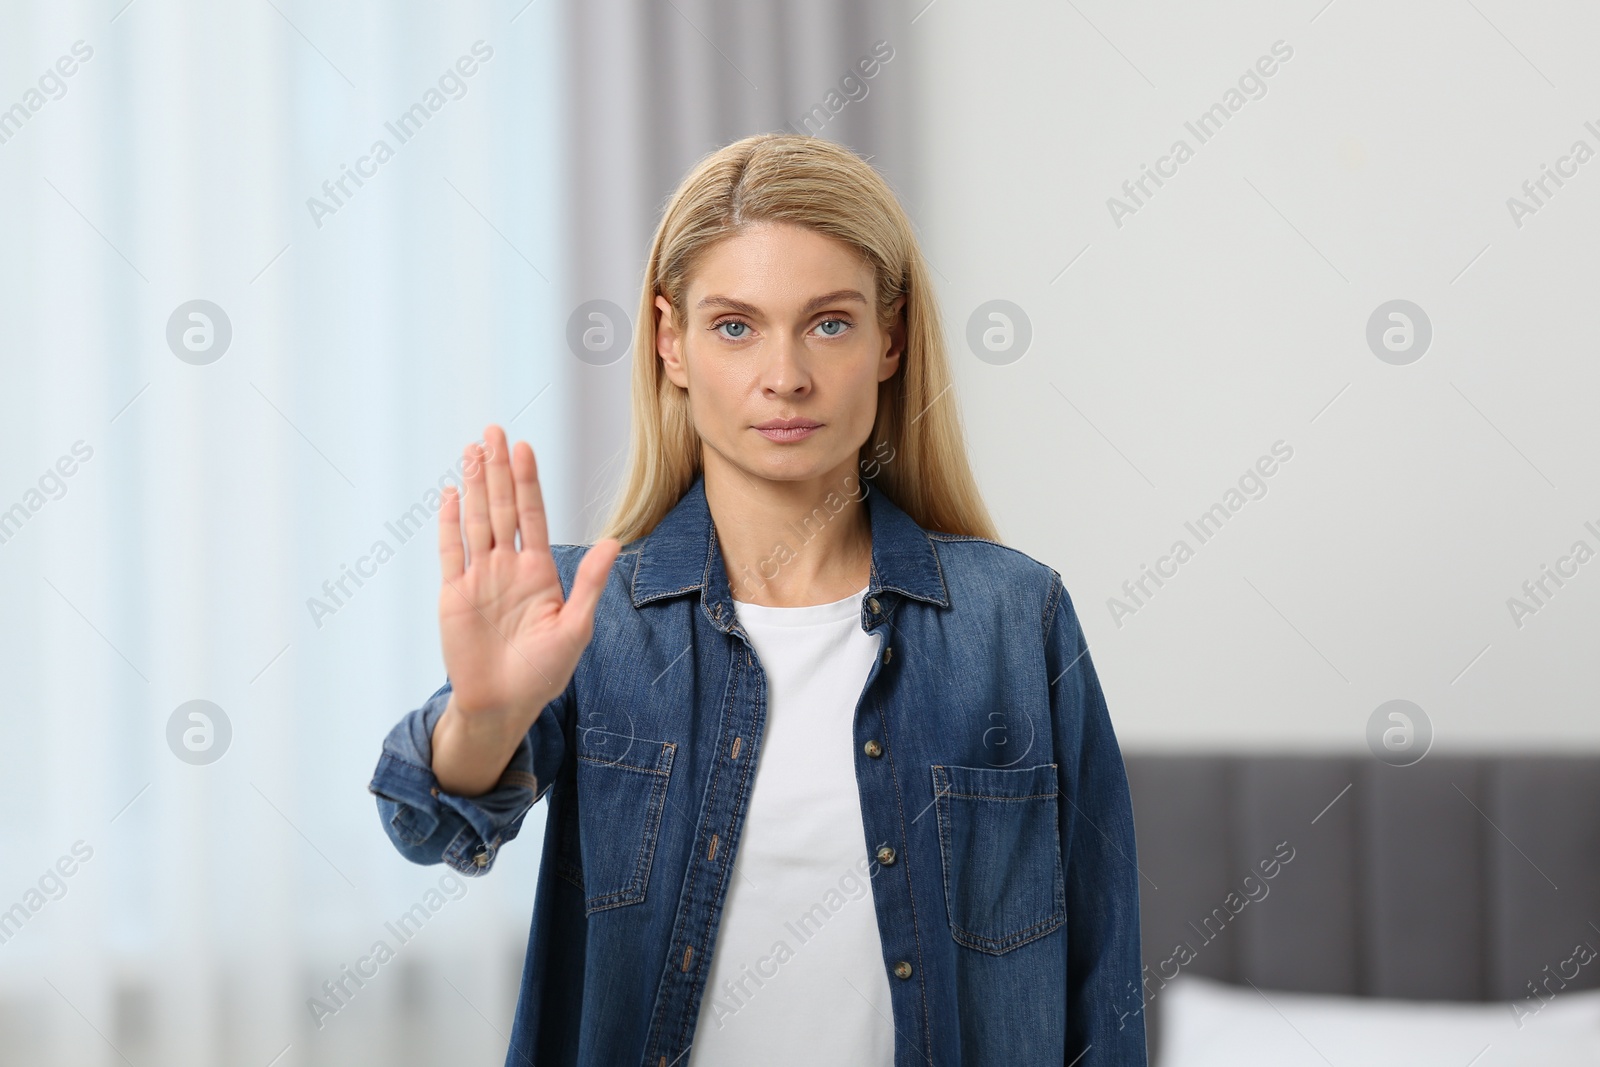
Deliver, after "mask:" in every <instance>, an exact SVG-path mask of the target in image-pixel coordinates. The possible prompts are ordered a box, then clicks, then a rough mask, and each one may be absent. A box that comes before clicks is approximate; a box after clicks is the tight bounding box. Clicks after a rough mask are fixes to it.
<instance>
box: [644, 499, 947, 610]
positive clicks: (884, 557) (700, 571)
mask: <svg viewBox="0 0 1600 1067" xmlns="http://www.w3.org/2000/svg"><path fill="white" fill-rule="evenodd" d="M859 484H860V486H861V487H862V489H863V490H865V491H866V503H867V515H868V519H869V521H870V522H871V524H872V569H871V574H870V576H869V578H868V582H867V596H868V597H869V598H881V595H883V594H893V593H901V594H904V595H905V596H909V597H913V598H915V599H917V600H922V601H925V602H927V603H929V604H935V605H938V606H939V607H949V606H950V599H949V597H948V595H947V592H946V589H945V583H944V573H943V572H942V571H941V570H940V568H939V557H938V555H937V553H935V551H934V548H933V542H932V540H931V539H930V538H929V537H928V533H927V531H926V530H924V529H923V528H922V527H921V526H919V525H917V522H916V520H914V519H912V518H911V516H909V515H907V514H906V513H905V512H904V511H902V510H900V508H899V507H898V506H897V505H896V504H895V503H894V501H892V500H890V499H889V495H888V494H887V493H885V492H884V491H883V490H882V489H879V488H877V487H876V486H874V485H873V484H872V482H870V481H868V480H867V479H865V478H863V479H861V480H860V482H859ZM715 529H716V527H715V524H714V523H713V522H712V519H711V508H710V506H709V505H708V504H707V502H706V490H705V474H704V472H702V473H700V474H697V475H696V476H695V480H694V483H693V484H692V485H690V486H689V489H688V491H687V492H685V493H684V494H683V497H682V498H681V499H680V500H679V501H678V503H676V504H674V505H673V507H672V510H671V511H669V512H667V514H666V515H665V516H663V517H662V519H661V521H660V522H659V523H657V524H656V527H655V529H653V530H652V531H650V533H649V534H648V535H646V536H645V537H644V538H643V539H641V541H640V543H639V549H638V556H637V562H636V563H635V564H634V570H633V582H632V587H631V588H632V595H633V605H634V607H640V606H642V605H644V604H648V603H650V602H651V601H654V600H660V599H662V598H665V597H673V596H681V595H683V594H685V593H691V592H695V591H699V592H700V594H701V602H702V607H703V609H704V610H705V611H706V613H707V615H708V616H709V617H710V618H711V619H712V620H713V624H714V625H718V626H720V627H722V628H724V629H725V628H728V627H730V626H732V624H733V619H734V611H733V598H732V594H731V592H730V590H729V584H728V573H727V567H726V565H725V564H724V562H723V558H722V549H721V546H720V545H719V544H718V543H717V538H716V536H715ZM794 534H795V536H794V537H793V538H790V539H786V541H785V543H786V545H787V548H788V550H790V551H798V550H799V549H800V546H801V543H802V540H803V539H802V536H801V531H799V530H795V531H794ZM891 599H892V598H891Z"/></svg>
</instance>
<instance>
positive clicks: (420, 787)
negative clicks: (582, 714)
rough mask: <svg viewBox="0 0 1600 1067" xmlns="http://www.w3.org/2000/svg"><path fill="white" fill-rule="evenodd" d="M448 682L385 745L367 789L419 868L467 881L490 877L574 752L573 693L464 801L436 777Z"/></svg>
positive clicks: (548, 709) (551, 707)
mask: <svg viewBox="0 0 1600 1067" xmlns="http://www.w3.org/2000/svg"><path fill="white" fill-rule="evenodd" d="M450 691H451V687H450V681H449V679H448V678H447V679H446V680H445V683H444V685H443V686H441V687H440V688H439V690H438V691H437V692H435V693H434V694H433V695H432V696H430V697H429V698H428V699H427V701H426V702H424V703H423V705H422V706H421V707H420V708H417V709H416V710H414V711H411V712H408V713H407V714H406V715H405V717H404V718H402V719H401V720H400V721H399V722H398V723H396V724H395V726H394V729H392V730H390V731H389V735H388V736H387V737H386V738H384V742H383V752H382V753H381V754H380V755H379V757H378V766H377V769H376V771H374V772H373V776H372V781H371V782H370V783H369V784H368V786H367V789H368V790H369V791H370V792H371V793H373V794H374V795H375V796H376V797H377V801H378V815H379V817H380V818H381V819H382V821H383V828H384V831H385V832H386V833H387V834H388V835H389V839H390V840H391V841H393V842H394V846H395V848H396V849H398V850H399V851H400V854H401V855H402V856H404V857H405V858H406V859H408V860H411V861H412V862H413V863H424V864H431V863H441V862H442V863H445V864H447V865H448V866H450V867H451V868H453V869H455V870H457V871H460V872H461V873H462V874H465V875H469V876H474V877H475V876H477V875H482V874H487V873H488V872H489V870H490V869H491V868H492V867H493V866H494V861H495V857H496V855H497V854H498V853H499V851H500V848H501V846H503V845H505V844H506V843H507V842H508V841H511V840H512V839H513V838H515V837H516V836H517V834H518V832H519V831H520V830H521V829H522V820H523V819H524V818H525V817H526V816H527V814H528V810H529V809H530V808H532V807H533V805H534V804H536V803H538V801H539V799H540V798H541V797H543V796H544V795H545V793H546V792H548V791H549V789H550V786H551V785H552V784H553V783H554V782H555V780H556V776H557V775H558V774H559V773H560V770H561V764H562V761H563V760H564V759H565V758H566V751H567V742H566V737H567V731H566V725H567V717H568V711H569V709H570V707H571V699H572V686H571V685H570V684H569V685H568V687H567V689H566V691H564V692H563V693H562V694H561V695H560V696H558V697H556V699H555V700H552V701H551V702H550V703H549V704H547V705H545V707H544V709H543V710H542V711H540V713H539V717H538V718H537V719H536V720H534V723H533V726H532V727H531V728H530V729H529V730H528V732H527V734H525V735H524V736H523V738H522V740H521V741H520V742H519V743H518V744H517V750H516V753H515V754H514V755H513V756H512V757H511V762H510V763H509V764H507V766H506V769H505V773H503V774H502V775H501V776H500V780H499V781H498V782H496V783H495V786H494V788H493V789H491V790H490V791H489V792H487V793H484V794H482V795H481V796H475V797H463V796H457V795H455V794H453V793H448V792H445V791H444V790H443V789H441V788H440V787H439V780H438V779H437V778H435V777H434V775H433V727H434V724H435V723H437V722H438V721H439V716H440V715H442V714H444V709H445V706H446V705H447V704H449V702H450Z"/></svg>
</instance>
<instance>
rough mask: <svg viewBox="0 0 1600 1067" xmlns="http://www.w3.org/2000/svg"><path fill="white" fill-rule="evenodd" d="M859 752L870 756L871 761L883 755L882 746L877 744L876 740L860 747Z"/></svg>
mask: <svg viewBox="0 0 1600 1067" xmlns="http://www.w3.org/2000/svg"><path fill="white" fill-rule="evenodd" d="M861 750H862V751H863V752H865V753H866V754H867V755H869V756H871V757H872V758H873V759H877V758H878V757H879V756H881V755H883V746H882V745H880V744H878V741H877V739H876V738H874V739H873V740H871V741H868V742H867V743H866V744H864V745H862V746H861Z"/></svg>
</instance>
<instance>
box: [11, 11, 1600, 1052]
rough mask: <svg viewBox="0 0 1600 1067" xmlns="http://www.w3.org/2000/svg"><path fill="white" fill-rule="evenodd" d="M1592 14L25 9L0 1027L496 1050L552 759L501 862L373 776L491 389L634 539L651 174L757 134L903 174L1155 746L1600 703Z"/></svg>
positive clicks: (568, 535)
mask: <svg viewBox="0 0 1600 1067" xmlns="http://www.w3.org/2000/svg"><path fill="white" fill-rule="evenodd" d="M1597 40H1600V15H1597V13H1596V11H1595V9H1594V8H1593V7H1592V6H1591V5H1583V4H1578V3H1571V2H1565V3H1540V4H1534V5H1519V4H1511V3H1508V2H1506V0H1460V2H1450V3H1442V2H1441V3H1432V2H1430V3H1421V4H1414V5H1404V6H1401V7H1396V6H1393V5H1388V6H1381V5H1372V4H1363V3H1358V2H1355V0H1332V2H1328V0H1308V2H1306V3H1298V4H1292V5H1284V4H1267V3H1262V2H1255V3H1228V4H1224V5H1205V6H1202V7H1198V8H1196V7H1194V6H1192V5H1180V4H1157V5H1144V6H1140V7H1133V8H1130V7H1127V6H1125V5H1117V4H1111V3H1106V2H1103V0H1074V2H1068V3H1045V2H1041V0H1015V2H1006V3H999V4H978V3H975V2H972V0H932V2H931V3H929V2H927V0H910V2H909V3H900V2H891V0H869V2H861V0H811V2H804V3H802V2H797V0H789V2H782V0H761V2H758V3H748V2H746V3H733V2H731V0H721V2H718V0H661V2H649V3H642V2H633V0H588V2H585V3H578V2H573V0H531V2H530V0H494V2H465V3H457V4H451V5H448V6H446V5H438V4H423V3H414V2H413V3H402V4H399V5H394V4H379V3H375V2H370V0H368V2H351V3H345V4H340V5H319V4H312V3H308V2H305V0H238V2H236V3H230V4H224V5H213V4H203V3H199V2H196V0H105V2H96V3H79V2H66V3H44V2H38V0H35V2H28V0H10V2H8V3H6V4H5V5H4V6H3V7H0V202H3V203H4V205H5V208H4V211H3V213H0V366H3V377H0V601H3V603H4V605H5V610H4V611H3V612H0V648H3V653H0V654H3V657H4V660H3V662H4V667H5V674H6V677H7V679H8V682H9V685H10V692H11V694H12V695H11V697H10V698H9V699H8V701H7V702H6V708H5V710H4V712H0V715H3V717H4V724H5V730H4V736H5V743H4V744H3V745H0V807H3V810H4V812H5V815H4V817H3V819H0V939H3V940H0V1061H3V1062H4V1063H8V1064H9V1063H17V1064H29V1065H47V1064H52V1065H53V1064H74V1065H76V1064H95V1065H98V1064H113V1063H129V1064H135V1065H138V1067H144V1065H146V1064H164V1065H172V1067H178V1065H191V1064H192V1065H202V1064H203V1065H207V1067H217V1065H224V1064H226V1065H233V1064H240V1065H256V1067H271V1065H277V1067H294V1065H310V1064H347V1063H387V1064H425V1063H426V1064H431V1063H439V1062H444V1061H445V1058H446V1057H448V1058H449V1062H452V1063H459V1064H467V1063H474V1064H498V1063H499V1062H501V1059H502V1058H503V1056H504V1049H505V1038H506V1035H507V1034H508V1033H509V1028H510V1022H511V1017H512V1010H513V1007H514V1002H515V993H516V985H517V979H518V975H519V972H520V967H521V963H522V958H523V952H524V949H525V941H526V935H527V927H528V918H529V914H530V912H531V908H532V903H533V888H534V880H535V877H536V874H537V867H538V843H539V841H540V840H541V836H542V828H543V819H544V806H543V805H541V806H540V807H539V808H537V809H536V810H535V811H534V812H532V813H531V814H530V816H529V819H528V822H527V824H526V826H525V827H524V830H523V833H522V841H521V842H520V843H519V846H518V847H515V848H512V849H510V850H508V851H507V852H506V853H505V855H504V856H503V858H502V859H501V860H500V861H499V865H498V867H497V870H496V873H495V875H494V876H493V877H490V878H485V879H479V880H472V881H470V882H467V881H459V882H458V881H454V880H453V879H451V878H449V877H445V876H446V874H447V872H446V870H445V869H444V868H442V867H435V868H422V867H417V866H413V865H411V864H408V863H407V862H406V861H404V860H403V859H401V858H400V857H399V856H398V854H397V853H396V852H395V851H394V849H393V848H392V846H391V845H390V844H389V841H388V840H387V838H386V837H385V836H384V834H383V832H382V829H381V827H380V825H379V823H378V820H377V817H376V812H375V807H374V804H373V800H372V797H371V796H370V794H368V793H367V791H366V783H367V782H368V780H369V779H370V776H371V773H372V769H373V765H374V764H375V762H376V759H377V754H378V750H379V745H380V742H381V740H382V737H383V735H384V734H385V733H386V732H387V730H388V729H389V727H390V726H391V725H392V724H393V723H394V721H395V720H396V719H398V718H399V717H400V715H401V714H403V713H404V712H405V711H407V710H409V709H411V708H413V707H416V706H418V705H419V704H420V703H421V701H422V700H423V699H424V698H425V697H426V696H427V695H428V694H429V693H431V692H432V691H433V690H434V689H435V688H437V687H438V685H439V684H441V682H442V680H443V676H444V674H443V666H442V662H441V659H440V654H439V646H438V636H437V622H436V614H435V613H436V596H437V585H438V570H437V566H438V564H437V556H436V552H435V548H434V542H433V540H432V533H431V531H432V525H431V521H432V511H431V510H430V509H429V507H428V500H429V492H430V490H433V489H436V488H438V487H440V486H441V485H443V484H446V483H447V482H448V480H449V479H450V478H451V477H452V476H453V468H454V467H455V465H456V464H457V462H458V459H459V456H460V452H461V448H462V446H463V445H464V444H465V443H466V442H468V441H470V440H473V439H475V438H476V437H478V436H479V434H480V433H481V431H482V428H483V426H484V425H485V424H486V423H488V422H490V421H494V422H499V423H501V424H502V425H505V426H506V427H507V428H508V431H509V432H510V433H511V435H512V436H513V437H514V438H522V439H526V440H528V441H530V442H531V443H532V444H533V446H534V448H535V450H536V452H537V453H538V455H539V457H540V465H541V474H542V477H543V481H544V486H545V491H546V497H547V501H548V503H549V507H550V511H551V518H552V529H551V533H552V537H553V539H557V540H562V541H586V540H588V539H589V538H590V537H591V536H592V535H593V531H594V530H595V529H596V528H597V527H598V523H599V520H600V518H601V516H602V514H603V512H604V511H605V509H606V507H607V506H608V504H609V502H610V499H611V494H612V492H613V490H614V489H615V487H616V484H617V480H618V477H619V473H620V463H621V460H622V456H623V449H624V448H625V445H626V442H627V421H626V420H627V413H628V390H629V385H628V366H627V360H626V358H625V356H626V353H627V346H628V340H629V338H630V337H631V334H632V331H633V330H634V329H636V328H637V326H638V324H637V323H634V322H632V321H630V316H631V314H632V309H634V308H635V307H636V306H637V302H638V297H639V293H638V289H637V286H638V284H639V278H640V276H641V270H642V264H643V260H644V256H645V254H646V252H647V246H648V241H649V238H650V235H651V233H652V231H653V228H654V225H655V221H656V218H657V214H658V212H659V210H660V207H661V205H662V203H663V201H664V199H665V198H666V197H667V196H668V195H669V194H670V193H671V191H672V189H673V188H674V187H675V185H676V183H677V182H678V180H679V179H680V178H681V176H682V175H683V174H684V172H685V171H686V170H687V169H688V168H689V167H690V166H691V165H692V164H693V163H694V162H695V161H696V160H697V159H698V158H700V157H701V156H702V155H704V154H705V153H707V152H709V151H711V150H713V149H715V148H717V147H719V146H721V145H723V144H726V143H727V142H729V141H732V140H735V139H737V138H739V137H742V136H745V135H747V134H751V133H756V132H762V131H768V130H778V129H783V128H788V129H791V130H795V131H797V132H805V133H810V134H812V135H815V136H820V137H826V138H829V139H832V140H836V141H838V142H840V143H843V144H846V145H848V146H850V147H851V148H853V149H855V150H856V151H858V152H859V153H861V154H862V155H864V156H868V157H869V158H870V159H871V161H872V163H873V164H874V165H875V166H877V167H878V168H879V169H880V170H881V171H882V172H883V173H884V175H885V176H886V177H887V178H888V179H889V181H890V182H891V183H892V184H893V186H894V187H895V189H896V190H897V191H898V192H899V194H900V195H901V197H902V198H903V200H904V202H905V204H906V205H907V207H908V209H909V211H910V213H911V215H912V217H913V219H914V220H915V222H916V224H917V225H918V227H919V228H920V231H921V234H922V237H923V240H924V242H925V244H924V250H925V252H926V254H927V256H928V258H929V260H930V262H931V263H932V264H933V266H934V269H935V271H936V275H937V280H938V285H939V292H938V294H937V295H938V299H939V301H940V304H941V310H942V313H943V316H944V319H945V322H946V324H947V329H948V333H949V337H950V340H951V345H952V349H951V351H952V354H953V357H954V359H955V372H956V377H957V381H958V386H957V394H958V396H957V398H956V402H957V403H958V404H959V406H960V409H961V413H962V418H963V421H964V424H965V427H966V431H967V434H968V440H969V446H970V450H971V454H972V456H973V458H974V462H975V465H976V469H977V473H978V476H979V480H980V484H981V486H982V488H983V490H984V492H985V494H986V498H987V500H988V503H989V505H990V507H991V508H992V510H993V511H994V513H995V516H996V519H997V521H998V522H999V525H1000V528H1001V532H1002V535H1003V537H1004V538H1005V540H1006V541H1007V542H1008V543H1009V544H1012V545H1014V546H1015V547H1017V548H1020V549H1022V550H1023V551H1025V552H1028V553H1029V554H1031V555H1033V556H1034V557H1036V558H1037V559H1040V560H1042V561H1044V562H1046V563H1048V564H1050V565H1051V566H1053V567H1055V568H1056V569H1057V570H1059V571H1060V572H1061V574H1062V576H1063V578H1064V580H1065V583H1066V586H1067V588H1068V590H1069V591H1070V593H1071V594H1072V597H1073V600H1074V603H1075V605H1076V607H1077V610H1078V613H1079V615H1080V618H1081V619H1082V621H1083V625H1084V628H1085V630H1086V632H1087V635H1088V637H1089V641H1090V645H1091V648H1092V651H1093V657H1094V663H1095V666H1096V668H1097V670H1098V672H1099V675H1100V678H1101V682H1102V684H1103V686H1104V688H1105V691H1106V695H1107V700H1108V702H1109V705H1110V708H1111V711H1112V715H1113V719H1114V722H1115V725H1116V729H1117V731H1118V735H1119V738H1120V739H1121V741H1122V744H1123V746H1124V749H1125V751H1127V752H1128V753H1130V754H1133V755H1136V756H1137V755H1143V754H1148V755H1151V756H1159V755H1172V754H1185V753H1244V754H1248V753H1267V752H1271V753H1300V754H1310V755H1340V756H1347V757H1352V758H1359V759H1364V760H1372V759H1373V758H1374V757H1375V756H1376V757H1379V758H1381V757H1382V755H1383V752H1384V751H1385V746H1386V745H1387V746H1388V748H1389V749H1393V748H1395V747H1396V746H1399V747H1405V746H1411V747H1412V748H1414V750H1415V751H1416V752H1418V753H1420V754H1424V755H1425V754H1427V753H1428V752H1429V751H1432V752H1434V753H1437V754H1442V755H1448V754H1451V753H1454V754H1458V755H1463V756H1468V755H1472V754H1485V753H1507V752H1528V753H1550V752H1563V753H1574V752H1578V753H1591V754H1592V753H1595V752H1596V751H1597V750H1600V715H1597V714H1596V706H1595V692H1596V681H1597V677H1596V675H1597V672H1600V657H1597V656H1596V654H1595V649H1596V638H1597V637H1600V558H1596V556H1597V552H1600V476H1597V467H1596V464H1595V460H1594V457H1595V455H1596V452H1597V449H1600V420H1596V419H1595V418H1594V410H1595V401H1596V398H1597V396H1600V361H1597V360H1596V359H1595V358H1594V357H1595V354H1596V345H1597V333H1600V329H1597V326H1596V321H1595V317H1594V314H1593V308H1594V299H1595V298H1594V294H1595V291H1596V283H1597V282H1600V259H1597V256H1600V249H1597V243H1596V240H1595V238H1596V234H1597V233H1600V229H1597V223H1600V161H1597V160H1596V158H1595V157H1596V154H1597V151H1600V74H1597V73H1596V68H1595V65H1594V63H1593V59H1592V57H1593V52H1594V47H1595V45H1596V43H1597ZM869 70H870V72H871V73H870V74H869V73H867V72H868V71H869ZM1180 145H1181V147H1180ZM1580 145H1581V146H1582V147H1580ZM586 331H588V343H587V344H586V343H584V341H583V337H584V335H585V332H586ZM1269 470H1270V474H1269V473H1267V472H1268V471H1269ZM419 505H420V508H421V510H419ZM407 516H410V518H409V520H408V518H407ZM418 516H422V518H421V520H420V525H421V528H422V536H421V537H420V538H416V541H420V544H418V543H415V541H413V540H412V539H411V535H412V534H413V533H414V532H415V530H416V529H417V526H418V523H419V519H418ZM1180 543H1182V544H1184V546H1185V548H1184V550H1181V551H1180V550H1179V549H1178V547H1177V546H1178V545H1179V544H1180ZM380 545H381V546H382V547H381V548H380V547H379V546H380ZM1580 545H1581V546H1582V547H1580ZM352 574H355V575H356V577H351V575H352ZM1152 575H1154V576H1155V577H1152ZM1396 700H1402V701H1405V702H1407V703H1406V704H1404V705H1392V704H1390V702H1391V701H1396ZM1397 707H1398V708H1401V709H1402V712H1403V714H1402V717H1401V718H1400V719H1395V718H1393V717H1392V716H1393V714H1395V713H1396V712H1395V708H1397ZM1380 708H1383V709H1385V710H1383V711H1382V712H1381V713H1380V710H1379V709H1380ZM1374 724H1376V726H1375V725H1374ZM1391 730H1398V731H1399V733H1397V734H1391V733H1390V731H1391ZM1375 731H1376V732H1375ZM1386 735H1388V736H1389V740H1388V741H1382V740H1381V738H1382V737H1384V736H1386ZM1374 738H1378V739H1380V740H1374ZM1397 739H1398V740H1397ZM1417 758H1418V759H1420V758H1421V756H1420V755H1418V756H1417ZM1463 795H1465V794H1463ZM1597 807H1600V805H1597ZM1536 858H1537V857H1536ZM1552 884H1554V883H1552ZM430 894H432V896H430ZM430 900H432V901H440V900H442V904H439V905H438V906H437V907H433V906H431V905H430V907H429V911H430V914H431V915H432V917H431V919H430V920H429V921H428V923H427V925H426V927H425V928H424V929H422V930H421V931H420V932H419V933H417V934H416V936H415V937H414V938H412V939H410V940H408V941H407V942H406V943H405V944H404V945H403V946H402V947H401V948H400V949H399V951H398V952H397V953H396V956H395V958H394V959H393V960H392V961H390V962H388V963H386V964H384V965H383V966H382V968H381V969H380V971H379V974H378V976H377V977H376V978H373V979H370V980H368V981H367V982H366V983H365V985H363V986H362V987H361V988H360V990H359V992H358V993H357V994H356V995H355V996H354V997H352V998H350V999H349V1000H348V1003H346V1004H345V1005H344V1006H342V1007H341V1008H339V1010H338V1011H337V1012H336V1013H334V1014H332V1015H331V1016H326V1015H324V1016H322V1017H319V1016H318V1014H317V1013H316V1012H314V1011H313V1010H310V1009H309V1008H308V1001H309V1000H310V999H312V998H316V997H319V996H322V992H321V990H322V986H323V983H324V982H327V981H330V980H337V979H338V978H339V977H340V975H341V969H342V968H344V967H345V966H347V965H353V964H354V963H355V961H356V960H357V959H358V958H359V957H361V956H363V955H365V954H366V953H367V952H368V951H369V950H370V947H371V946H372V944H373V943H374V942H375V941H376V940H378V939H380V938H387V937H388V935H387V934H386V930H387V927H386V924H387V923H390V922H392V921H393V920H394V919H395V918H396V917H397V916H399V915H400V914H401V913H403V912H405V911H407V910H408V909H410V908H411V907H412V906H413V905H414V904H417V903H418V902H427V901H430ZM19 906H20V910H19ZM3 909H10V910H9V911H4V910H3ZM1594 910H1596V911H1597V912H1600V909H1594ZM1597 933H1600V928H1597ZM391 940H392V939H391ZM1487 1062H1488V1061H1485V1063H1486V1064H1487Z"/></svg>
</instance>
